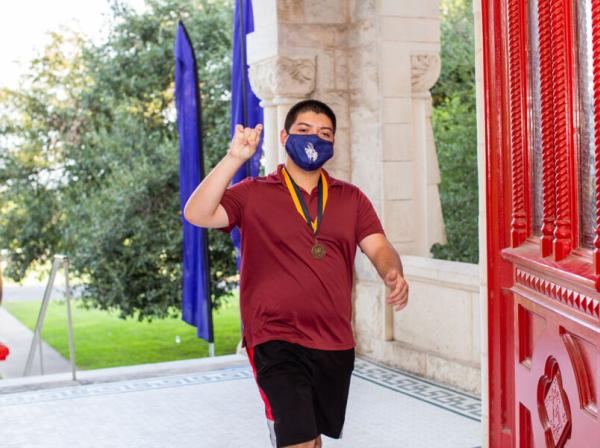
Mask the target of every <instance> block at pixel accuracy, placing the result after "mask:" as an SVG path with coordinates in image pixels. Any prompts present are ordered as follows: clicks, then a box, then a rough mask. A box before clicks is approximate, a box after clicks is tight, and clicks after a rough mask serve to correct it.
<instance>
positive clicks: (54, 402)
mask: <svg viewBox="0 0 600 448" xmlns="http://www.w3.org/2000/svg"><path fill="white" fill-rule="evenodd" d="M480 412H481V409H480V401H479V399H477V398H476V397H473V396H470V395H467V394H464V393H461V392H457V391H455V390H452V389H449V388H446V387H444V386H440V385H438V384H435V383H432V382H429V381H426V380H423V379H421V378H418V377H415V376H412V375H408V374H406V373H403V372H400V371H397V370H394V369H390V368H388V367H385V366H381V365H379V364H376V363H373V362H371V361H368V360H366V359H363V358H357V360H356V364H355V370H354V374H353V378H352V383H351V386H350V398H349V403H348V411H347V415H346V424H345V427H344V436H343V438H342V439H340V440H333V439H329V438H327V437H324V443H323V445H324V446H332V447H333V446H335V447H348V448H355V447H361V448H365V447H369V448H396V447H398V448H400V447H402V448H421V447H423V448H425V447H426V448H437V447H440V448H442V447H444V448H451V447H457V448H458V447H460V448H473V447H476V446H479V445H481V442H480V440H481V436H480V433H481V425H480V423H479V418H480ZM0 441H1V442H0V445H1V446H2V447H6V448H9V447H10V448H12V447H14V448H17V447H18V448H29V447H32V448H33V447H35V448H37V447H44V448H46V447H47V448H55V447H56V448H62V447H69V446H74V447H85V448H88V447H89V448H94V447H111V448H112V447H142V446H143V447H161V448H163V447H207V448H212V447H215V448H217V447H233V448H237V447H257V448H269V447H270V443H269V440H268V429H267V425H266V421H265V418H264V406H263V404H262V401H261V400H260V396H259V394H258V390H257V388H256V384H255V382H254V379H253V377H252V371H251V370H250V368H249V366H242V367H232V368H224V369H220V370H213V371H207V372H200V373H189V372H188V373H183V374H174V375H168V376H160V377H155V378H144V379H128V380H121V381H114V382H102V383H93V384H86V385H76V386H69V387H59V388H49V389H42V390H35V391H26V392H18V393H9V394H0Z"/></svg>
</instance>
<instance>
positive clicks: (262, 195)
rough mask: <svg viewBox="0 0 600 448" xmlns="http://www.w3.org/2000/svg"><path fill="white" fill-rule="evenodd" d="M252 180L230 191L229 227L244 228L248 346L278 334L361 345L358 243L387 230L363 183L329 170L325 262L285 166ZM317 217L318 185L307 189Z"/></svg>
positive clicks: (300, 340)
mask: <svg viewBox="0 0 600 448" xmlns="http://www.w3.org/2000/svg"><path fill="white" fill-rule="evenodd" d="M283 166H284V165H283V164H280V165H279V166H278V167H277V171H274V172H273V173H271V174H269V175H268V176H260V177H255V178H246V179H244V180H243V181H241V182H238V183H237V184H235V185H232V186H230V187H228V188H227V189H226V190H225V193H224V195H223V198H222V199H221V205H222V206H223V208H224V209H225V210H226V211H227V216H228V217H229V225H228V226H227V227H224V228H220V229H218V230H221V231H223V232H229V231H231V229H232V228H233V227H234V226H236V225H237V226H238V227H239V228H240V233H241V253H242V263H241V267H240V311H241V317H242V324H243V343H242V344H243V345H245V346H248V347H254V346H255V345H257V344H260V343H261V342H266V341H269V340H273V339H279V340H285V341H289V342H294V343H297V344H300V345H303V346H305V347H310V348H317V349H321V350H344V349H350V348H352V347H354V345H355V341H354V336H353V334H352V282H353V272H354V271H353V268H354V256H355V254H356V248H357V245H358V243H359V242H360V241H361V240H362V239H363V238H364V237H366V236H367V235H370V234H372V233H384V231H383V227H382V226H381V222H380V221H379V218H378V217H377V214H376V213H375V210H374V209H373V206H372V204H371V202H370V201H369V199H368V198H367V197H366V196H365V194H364V193H363V192H361V191H360V189H359V188H358V187H356V186H355V185H352V184H350V183H348V182H344V181H341V180H338V179H334V178H333V177H331V176H329V174H328V173H327V171H325V170H323V172H324V174H325V176H326V177H327V180H328V184H329V198H328V200H327V205H326V208H325V213H324V215H323V220H322V222H321V227H320V228H319V232H318V240H319V242H320V243H321V244H322V245H324V246H325V249H326V254H325V256H324V257H323V258H321V259H319V260H317V259H315V258H313V257H312V255H311V252H310V249H311V247H312V246H313V244H314V236H313V234H312V232H311V229H310V228H309V227H308V225H307V223H306V221H304V219H303V218H302V217H301V216H300V214H299V213H298V211H297V210H296V207H295V206H294V203H293V201H292V197H291V196H290V193H289V191H288V189H287V186H286V184H285V180H284V178H283V174H282V172H281V169H282V168H283ZM300 189H301V191H302V195H303V196H304V200H305V201H306V203H307V206H308V210H309V212H310V215H311V219H314V218H315V217H316V216H317V215H316V213H317V202H318V194H317V188H316V187H315V188H314V190H313V191H312V192H311V193H310V194H309V193H307V192H306V191H305V190H304V189H302V188H301V187H300Z"/></svg>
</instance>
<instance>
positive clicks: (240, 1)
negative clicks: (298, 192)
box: [238, 0, 252, 177]
mask: <svg viewBox="0 0 600 448" xmlns="http://www.w3.org/2000/svg"><path fill="white" fill-rule="evenodd" d="M238 11H239V14H238V16H239V22H240V51H241V59H242V114H243V117H244V127H247V126H248V125H249V123H248V91H247V89H246V83H247V82H248V81H247V77H246V69H247V67H248V65H247V63H246V31H245V29H244V0H238ZM250 160H252V158H250V159H248V160H247V161H246V177H250V176H251V175H252V171H251V170H250Z"/></svg>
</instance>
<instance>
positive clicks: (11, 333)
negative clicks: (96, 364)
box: [0, 307, 71, 381]
mask: <svg viewBox="0 0 600 448" xmlns="http://www.w3.org/2000/svg"><path fill="white" fill-rule="evenodd" d="M32 339H33V332H32V331H31V330H30V329H29V328H27V327H26V326H25V325H23V324H22V323H21V322H19V321H18V320H17V319H16V318H15V317H13V315H12V314H10V313H9V312H8V311H6V310H5V309H4V308H2V307H0V341H2V343H3V344H4V345H6V346H7V347H8V348H9V349H10V354H9V355H8V358H6V360H4V361H0V378H19V377H22V376H23V372H24V370H25V363H26V362H27V355H28V354H29V348H30V346H31V340H32ZM42 355H43V372H44V373H46V374H48V373H50V374H51V373H61V372H69V371H71V364H70V363H69V362H68V361H67V360H66V359H65V358H63V357H62V355H61V354H60V353H58V352H57V351H56V350H55V349H53V348H52V347H50V346H49V345H48V344H46V343H45V342H43V343H42ZM41 373H42V364H41V363H40V356H39V351H38V352H37V353H36V356H35V358H34V363H33V369H32V374H33V375H39V374H41ZM0 381H1V380H0Z"/></svg>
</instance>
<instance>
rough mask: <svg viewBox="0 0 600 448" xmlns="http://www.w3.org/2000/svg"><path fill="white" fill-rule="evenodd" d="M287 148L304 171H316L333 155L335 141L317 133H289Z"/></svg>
mask: <svg viewBox="0 0 600 448" xmlns="http://www.w3.org/2000/svg"><path fill="white" fill-rule="evenodd" d="M285 150H286V151H287V153H288V154H289V155H290V157H291V158H292V160H293V161H294V163H295V164H296V165H298V166H299V167H300V168H302V169H303V170H304V171H314V170H316V169H319V168H321V167H322V166H323V164H324V163H325V162H327V161H328V160H329V159H331V158H332V157H333V143H331V142H328V141H327V140H323V139H322V138H321V137H319V136H318V135H316V134H308V135H305V134H289V135H288V138H287V140H286V142H285Z"/></svg>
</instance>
